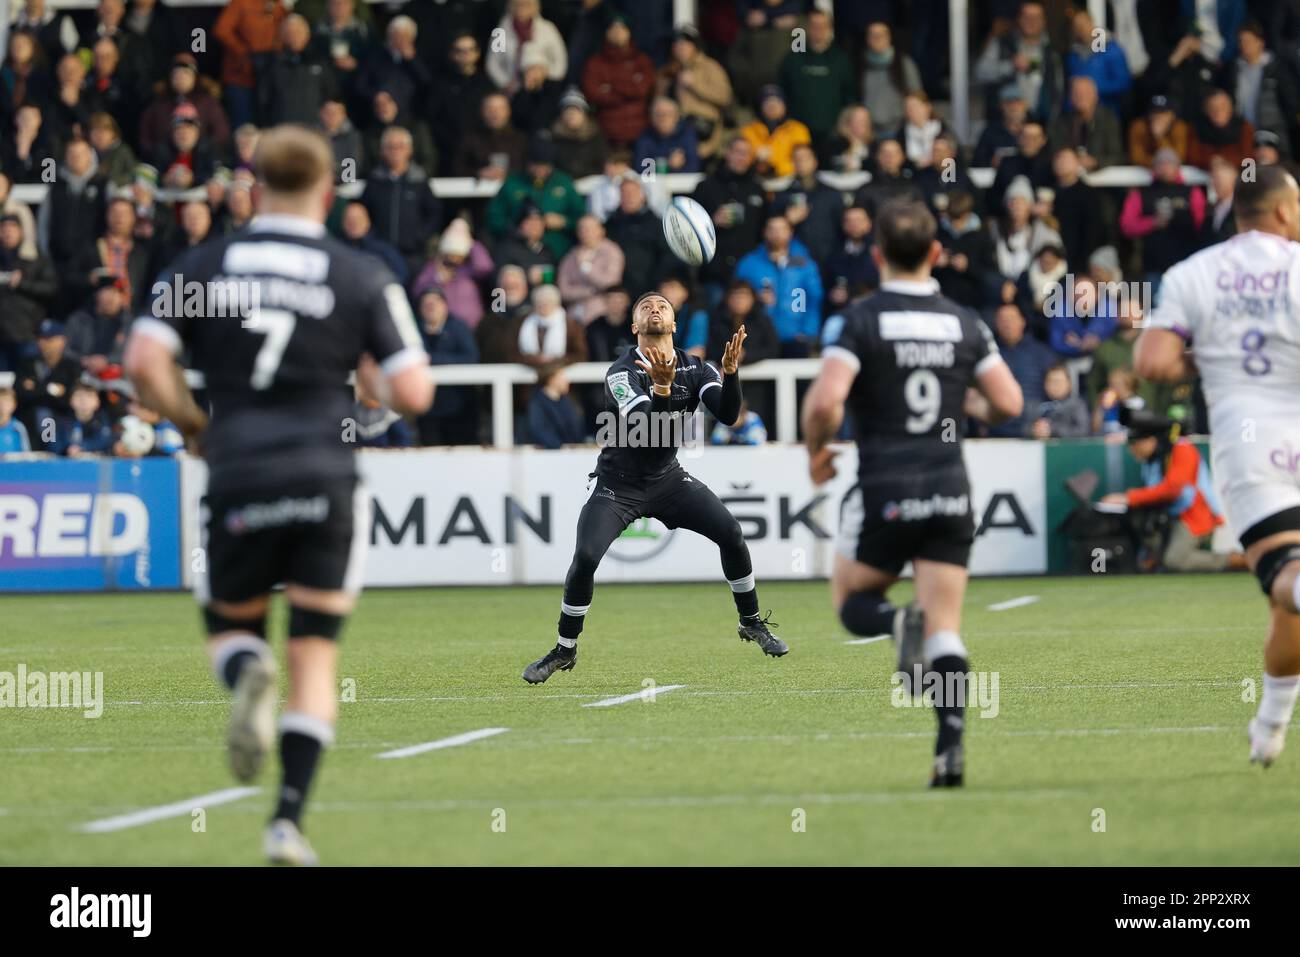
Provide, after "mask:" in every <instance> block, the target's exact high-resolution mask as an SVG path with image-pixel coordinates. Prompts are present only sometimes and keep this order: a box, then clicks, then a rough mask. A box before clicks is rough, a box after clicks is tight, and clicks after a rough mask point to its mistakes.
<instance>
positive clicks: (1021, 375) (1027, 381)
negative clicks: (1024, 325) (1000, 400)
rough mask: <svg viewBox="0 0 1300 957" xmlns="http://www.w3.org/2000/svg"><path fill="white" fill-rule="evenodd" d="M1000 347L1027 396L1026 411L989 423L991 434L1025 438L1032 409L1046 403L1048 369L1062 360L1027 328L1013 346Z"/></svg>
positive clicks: (1002, 345)
mask: <svg viewBox="0 0 1300 957" xmlns="http://www.w3.org/2000/svg"><path fill="white" fill-rule="evenodd" d="M998 350H999V351H1000V352H1001V353H1002V358H1003V360H1005V361H1006V364H1007V366H1008V367H1009V368H1010V369H1011V374H1012V375H1013V376H1015V379H1016V381H1017V382H1018V383H1020V391H1021V392H1023V393H1024V395H1025V411H1024V412H1022V413H1021V414H1020V415H1018V416H1016V418H1014V419H1008V420H1007V421H1006V422H1001V423H999V424H998V425H994V426H990V427H989V435H990V436H991V437H993V438H1002V439H1019V438H1024V437H1025V434H1026V432H1027V431H1028V429H1029V426H1031V425H1032V424H1033V419H1034V415H1033V412H1034V411H1035V410H1037V409H1038V407H1039V406H1040V405H1041V404H1042V402H1043V398H1044V396H1043V378H1044V377H1045V376H1046V375H1047V370H1048V369H1050V368H1051V367H1052V366H1054V365H1056V363H1057V362H1059V361H1060V360H1059V359H1057V357H1056V355H1055V354H1054V353H1053V352H1052V350H1051V349H1049V348H1047V346H1045V345H1043V344H1042V343H1041V342H1039V341H1038V340H1037V339H1035V338H1034V337H1033V336H1032V335H1030V334H1029V332H1028V330H1026V332H1025V334H1024V335H1023V336H1022V337H1021V339H1020V341H1019V342H1017V343H1016V344H1015V345H1014V346H1008V345H1007V344H1006V343H1002V342H1000V343H998Z"/></svg>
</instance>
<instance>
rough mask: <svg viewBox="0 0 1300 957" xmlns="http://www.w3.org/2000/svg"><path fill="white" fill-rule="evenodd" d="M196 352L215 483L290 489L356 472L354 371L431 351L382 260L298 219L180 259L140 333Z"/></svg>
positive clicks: (389, 369)
mask: <svg viewBox="0 0 1300 957" xmlns="http://www.w3.org/2000/svg"><path fill="white" fill-rule="evenodd" d="M133 334H134V335H147V336H149V337H151V338H155V339H157V340H159V341H161V342H162V343H164V344H165V345H167V346H168V347H169V348H170V349H171V350H172V352H173V354H175V355H177V356H181V355H182V354H184V353H185V352H188V354H189V362H190V365H191V366H192V368H194V369H197V370H198V371H200V372H202V373H203V376H204V380H205V388H206V391H207V396H208V401H209V403H210V405H211V424H210V425H209V428H208V432H207V434H206V435H205V436H204V453H205V457H206V458H207V460H208V466H209V469H210V477H209V487H211V488H220V489H236V488H237V489H254V488H272V489H274V488H281V487H285V486H288V485H291V484H292V483H295V482H305V481H311V480H313V479H321V478H346V477H350V476H353V475H355V474H356V464H355V462H354V450H355V448H356V442H355V436H353V437H352V438H349V435H348V425H347V420H348V419H349V417H350V416H351V415H352V411H353V404H354V399H353V392H352V387H351V386H349V385H348V383H347V379H348V375H349V373H351V371H352V370H353V369H355V368H356V365H357V359H358V358H359V357H360V355H361V354H362V353H369V354H370V355H372V356H374V358H375V360H376V361H377V362H378V363H379V364H380V366H381V368H382V369H383V370H384V372H385V373H386V374H388V375H395V374H396V373H397V372H400V371H401V370H402V369H405V368H408V367H410V366H412V365H418V364H424V363H425V362H426V361H427V356H426V353H425V351H424V347H423V344H422V342H421V339H420V334H419V330H418V329H417V328H416V325H415V320H414V317H413V316H412V314H411V308H410V305H409V304H408V302H407V299H406V294H405V292H404V291H403V290H402V287H401V286H400V285H399V284H398V282H397V280H396V279H395V278H394V277H393V275H392V274H391V273H390V272H389V271H388V269H387V267H385V266H384V265H383V264H382V263H381V262H379V261H378V260H377V259H375V258H373V257H372V256H370V255H368V254H365V253H361V252H358V251H356V250H354V249H350V248H348V247H347V246H344V245H343V244H341V243H338V242H336V241H335V240H333V239H331V238H330V237H329V236H328V235H326V233H325V230H324V227H322V226H321V225H320V224H319V223H314V222H312V221H311V220H308V219H304V218H301V217H296V216H260V217H258V218H257V219H255V220H254V221H253V223H252V224H251V225H250V226H249V228H248V229H245V230H241V231H240V232H238V233H234V234H233V235H231V236H227V237H224V238H222V239H217V240H213V241H211V242H206V243H203V244H201V245H199V246H197V247H195V248H193V249H191V250H189V251H188V252H186V253H184V254H182V255H181V256H180V257H179V258H178V259H177V260H176V261H175V262H174V263H172V264H171V265H170V266H169V267H168V268H167V269H166V270H165V271H164V272H163V274H162V275H160V276H159V277H158V279H157V280H156V282H155V283H154V285H153V287H151V297H150V309H149V312H148V313H146V314H145V315H142V316H141V317H140V318H138V319H137V320H136V322H135V324H134V326H133Z"/></svg>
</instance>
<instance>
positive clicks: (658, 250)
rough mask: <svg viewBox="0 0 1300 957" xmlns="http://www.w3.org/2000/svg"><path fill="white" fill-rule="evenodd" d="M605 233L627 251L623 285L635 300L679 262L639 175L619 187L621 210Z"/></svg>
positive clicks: (624, 180) (609, 222) (612, 218)
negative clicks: (673, 255) (646, 195)
mask: <svg viewBox="0 0 1300 957" xmlns="http://www.w3.org/2000/svg"><path fill="white" fill-rule="evenodd" d="M605 232H606V234H607V235H608V236H609V238H610V239H611V240H613V241H614V242H615V243H617V244H618V245H619V247H620V248H621V249H622V250H623V256H624V263H623V285H624V286H625V287H626V288H627V291H628V294H629V295H631V296H632V297H633V298H635V297H637V296H640V295H641V294H642V293H644V292H648V291H649V290H650V289H652V288H653V287H654V286H655V284H656V283H658V282H659V280H660V279H662V278H663V277H664V275H666V274H667V272H668V269H669V268H670V266H671V263H672V262H674V261H675V260H673V259H672V253H670V252H669V251H668V243H667V242H666V241H665V240H664V229H663V223H662V222H661V221H660V219H659V217H658V215H656V214H655V212H654V210H652V209H651V208H650V206H649V204H648V203H647V202H646V197H645V190H644V189H642V187H641V180H639V179H638V178H637V177H635V176H627V177H624V178H623V180H622V182H621V183H620V184H619V207H618V209H616V210H615V211H614V212H613V213H611V214H610V216H609V219H607V220H606V221H605ZM715 261H716V257H715Z"/></svg>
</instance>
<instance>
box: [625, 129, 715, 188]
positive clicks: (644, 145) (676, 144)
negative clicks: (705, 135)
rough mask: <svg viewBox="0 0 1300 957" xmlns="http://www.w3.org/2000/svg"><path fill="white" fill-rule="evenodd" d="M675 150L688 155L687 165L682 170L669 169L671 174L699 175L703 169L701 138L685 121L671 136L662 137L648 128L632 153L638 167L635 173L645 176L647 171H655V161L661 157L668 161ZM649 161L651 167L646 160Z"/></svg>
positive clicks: (635, 168) (638, 139) (639, 138)
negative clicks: (701, 162) (701, 163)
mask: <svg viewBox="0 0 1300 957" xmlns="http://www.w3.org/2000/svg"><path fill="white" fill-rule="evenodd" d="M673 150H681V151H682V152H683V153H685V154H686V164H685V165H684V166H682V167H681V168H680V169H669V170H667V172H669V173H698V172H700V171H701V169H702V167H701V165H700V138H699V137H698V136H696V135H695V127H694V126H692V125H691V124H690V123H687V122H686V121H685V120H681V121H680V122H678V124H677V129H676V130H674V131H673V133H672V135H671V136H660V135H659V133H658V132H657V131H656V130H655V128H654V127H653V126H647V127H646V128H645V132H644V133H642V134H641V135H640V136H639V137H637V141H636V143H635V145H633V147H632V152H633V154H634V155H635V156H636V165H635V166H634V167H633V171H634V172H635V173H637V174H638V175H644V174H645V172H646V170H647V169H654V167H655V161H656V160H657V159H658V158H659V157H661V156H662V157H663V158H664V159H667V158H668V157H669V156H671V155H672V152H673ZM647 159H648V160H649V161H650V163H649V165H647V164H646V162H645V161H646V160H647Z"/></svg>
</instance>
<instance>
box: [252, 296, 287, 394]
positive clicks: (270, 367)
mask: <svg viewBox="0 0 1300 957" xmlns="http://www.w3.org/2000/svg"><path fill="white" fill-rule="evenodd" d="M297 324H298V317H297V316H295V315H294V314H293V313H292V312H290V311H289V310H287V309H257V310H255V311H254V312H253V314H252V315H251V316H249V317H248V318H247V319H245V320H244V322H243V327H244V328H245V329H248V330H249V331H251V332H254V333H257V334H258V335H263V336H266V341H265V342H263V343H262V348H260V349H258V350H257V358H255V359H254V360H253V375H252V378H251V379H250V380H249V383H248V384H249V385H250V386H251V387H252V388H254V389H258V390H262V389H269V388H270V387H271V383H272V382H274V381H275V374H276V373H277V372H279V371H280V361H281V360H282V359H283V358H284V350H285V349H286V348H287V347H288V345H289V339H290V337H292V336H293V329H294V326H295V325H297Z"/></svg>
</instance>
